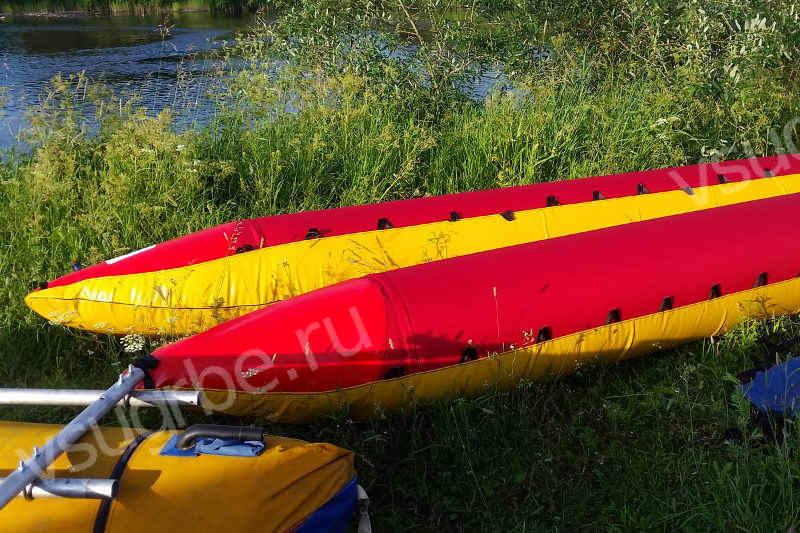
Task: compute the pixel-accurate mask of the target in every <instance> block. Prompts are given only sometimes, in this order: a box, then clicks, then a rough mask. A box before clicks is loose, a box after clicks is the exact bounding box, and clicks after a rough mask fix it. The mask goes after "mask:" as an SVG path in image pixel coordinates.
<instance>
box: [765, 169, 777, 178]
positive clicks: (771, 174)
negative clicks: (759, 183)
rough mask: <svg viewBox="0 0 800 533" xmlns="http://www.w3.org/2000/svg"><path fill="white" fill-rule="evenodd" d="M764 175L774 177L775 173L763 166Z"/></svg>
mask: <svg viewBox="0 0 800 533" xmlns="http://www.w3.org/2000/svg"><path fill="white" fill-rule="evenodd" d="M764 177H765V178H774V177H775V173H774V172H772V169H771V168H765V169H764Z"/></svg>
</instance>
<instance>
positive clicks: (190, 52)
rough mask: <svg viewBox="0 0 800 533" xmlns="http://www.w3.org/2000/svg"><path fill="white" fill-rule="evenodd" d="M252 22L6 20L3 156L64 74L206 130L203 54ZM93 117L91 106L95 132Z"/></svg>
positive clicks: (0, 44)
mask: <svg viewBox="0 0 800 533" xmlns="http://www.w3.org/2000/svg"><path fill="white" fill-rule="evenodd" d="M250 23H251V18H249V17H241V18H230V17H227V18H226V17H220V16H211V15H209V14H208V13H176V14H172V15H170V16H169V18H168V19H164V18H163V17H160V16H121V15H116V16H110V17H90V16H86V17H73V16H69V17H17V18H7V19H3V20H0V151H3V150H4V149H7V148H9V147H12V146H18V147H19V148H22V149H25V145H24V144H18V133H19V131H20V129H21V128H24V126H25V124H26V109H27V108H28V107H30V106H32V105H35V104H36V103H37V102H38V101H39V100H40V99H41V98H42V97H43V95H44V94H45V91H46V89H47V86H48V83H49V81H50V80H51V79H52V78H53V77H54V76H55V75H56V74H59V73H61V74H62V75H64V76H67V75H70V74H78V73H81V72H85V73H86V75H87V76H88V77H89V78H90V79H95V80H102V81H103V82H104V83H105V84H106V85H107V86H108V87H109V88H111V89H112V90H113V91H114V92H115V93H116V94H118V95H120V96H122V97H125V96H126V95H134V94H135V95H136V96H137V97H138V102H139V103H141V105H143V106H144V107H146V108H147V110H148V112H149V113H151V114H156V113H158V112H160V111H161V110H163V109H164V108H170V109H171V110H172V111H173V116H174V120H175V121H174V124H175V126H176V127H177V128H178V129H182V128H186V127H187V126H191V125H199V126H202V125H203V124H204V123H205V122H206V121H207V120H208V119H209V117H211V116H212V115H213V113H214V111H215V109H216V104H215V103H214V102H213V101H211V100H210V99H209V98H208V89H209V88H210V86H211V84H212V83H219V81H220V80H219V78H218V77H216V76H213V75H212V71H213V70H214V69H215V65H214V62H213V60H211V59H203V58H204V57H208V54H205V55H204V54H203V52H207V51H210V50H213V49H215V48H220V47H222V46H223V44H224V42H225V41H226V40H228V41H230V40H231V39H233V38H234V35H235V32H236V31H237V30H243V29H245V28H246V27H247V26H248V24H250ZM165 27H169V30H168V31H166V30H165V29H164V28H165ZM506 82H507V80H506V79H505V77H504V76H503V75H502V73H501V71H500V70H489V71H486V72H484V75H483V76H482V77H481V79H479V80H478V82H477V83H476V84H475V85H473V86H471V87H470V88H469V89H464V90H465V92H466V93H467V94H468V95H469V96H470V97H472V98H474V99H476V100H480V99H482V98H484V97H485V96H486V94H488V93H489V91H491V90H492V89H493V88H494V87H495V86H497V84H498V83H499V84H505V83H506ZM91 115H92V108H91V106H86V119H87V124H88V125H89V127H90V128H91V127H92V119H91Z"/></svg>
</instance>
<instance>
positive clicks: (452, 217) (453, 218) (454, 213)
mask: <svg viewBox="0 0 800 533" xmlns="http://www.w3.org/2000/svg"><path fill="white" fill-rule="evenodd" d="M449 220H450V222H458V221H459V220H461V215H460V214H459V212H458V211H450V218H449Z"/></svg>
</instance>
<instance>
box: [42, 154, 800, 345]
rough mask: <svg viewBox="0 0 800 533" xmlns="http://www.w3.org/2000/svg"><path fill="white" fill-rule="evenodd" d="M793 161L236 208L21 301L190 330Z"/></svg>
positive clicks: (675, 201) (778, 172) (734, 183)
mask: <svg viewBox="0 0 800 533" xmlns="http://www.w3.org/2000/svg"><path fill="white" fill-rule="evenodd" d="M799 175H800V158H798V157H796V156H789V155H786V156H778V157H771V158H764V159H753V160H746V161H733V162H725V163H710V164H705V165H696V166H690V167H682V168H671V169H663V170H652V171H646V172H636V173H629V174H620V175H613V176H602V177H596V178H585V179H578V180H571V181H563V182H555V183H543V184H536V185H528V186H522V187H512V188H508V189H496V190H490V191H478V192H469V193H462V194H453V195H447V196H440V197H432V198H421V199H414V200H403V201H397V202H389V203H382V204H375V205H366V206H356V207H346V208H339V209H330V210H325V211H316V212H308V213H296V214H290V215H278V216H273V217H265V218H259V219H251V220H245V221H238V222H232V223H229V224H225V225H222V226H218V227H215V228H210V229H207V230H204V231H201V232H199V233H194V234H191V235H188V236H185V237H182V238H179V239H175V240H173V241H168V242H165V243H162V244H157V245H155V246H152V247H150V248H145V249H144V250H140V251H138V252H134V253H131V254H128V255H126V256H122V257H119V258H116V259H112V260H109V261H106V262H103V263H100V264H98V265H94V266H91V267H88V268H84V269H82V270H78V271H77V272H73V273H72V274H69V275H66V276H63V277H61V278H58V279H56V280H53V281H50V282H48V283H44V284H42V285H41V287H40V288H39V289H37V290H35V291H34V292H32V293H30V294H29V295H28V296H27V298H26V303H27V304H28V305H29V306H30V307H31V309H33V310H34V311H36V312H37V313H39V314H40V315H42V316H43V317H45V318H47V319H48V320H51V321H54V322H57V323H62V324H64V325H68V326H72V327H77V328H81V329H86V330H90V331H97V332H104V333H119V334H126V333H141V334H174V335H189V334H194V333H199V332H202V331H205V330H207V329H209V328H211V327H213V326H216V325H218V324H220V323H222V322H225V321H227V320H230V319H233V318H237V317H239V316H243V315H246V314H247V313H250V312H252V311H255V310H257V309H260V308H263V307H265V306H268V305H272V304H275V303H277V302H280V301H284V300H287V299H289V298H292V297H294V296H298V295H301V294H305V293H308V292H310V291H313V290H316V289H319V288H323V287H327V286H330V285H333V284H335V283H338V282H342V281H347V280H352V279H357V278H360V277H362V276H365V275H369V274H377V273H381V272H386V271H389V270H394V269H398V268H404V267H410V266H414V265H418V264H423V263H428V262H432V261H437V260H441V259H448V258H453V257H460V256H465V255H470V254H476V253H481V252H486V251H489V250H493V249H497V248H503V247H509V246H515V245H520V244H525V243H530V242H534V241H543V240H548V239H553V238H557V237H563V236H567V235H573V234H577V233H582V232H587V231H592V230H598V229H603V228H608V227H613V226H620V225H625V224H629V223H633V222H639V221H643V220H652V219H656V218H662V217H666V216H672V215H679V214H685V213H690V212H696V211H701V210H706V209H711V208H715V207H720V206H725V205H733V204H738V203H742V202H747V201H751V200H757V199H764V198H770V197H775V196H781V195H786V194H790V193H795V192H800V179H798V176H799ZM766 178H769V179H766Z"/></svg>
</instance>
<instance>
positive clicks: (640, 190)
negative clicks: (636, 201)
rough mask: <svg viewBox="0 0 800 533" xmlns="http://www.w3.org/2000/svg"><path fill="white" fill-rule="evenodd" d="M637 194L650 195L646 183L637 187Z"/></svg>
mask: <svg viewBox="0 0 800 533" xmlns="http://www.w3.org/2000/svg"><path fill="white" fill-rule="evenodd" d="M636 194H650V191H649V190H648V189H647V187H645V185H644V183H639V184H637V185H636Z"/></svg>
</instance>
